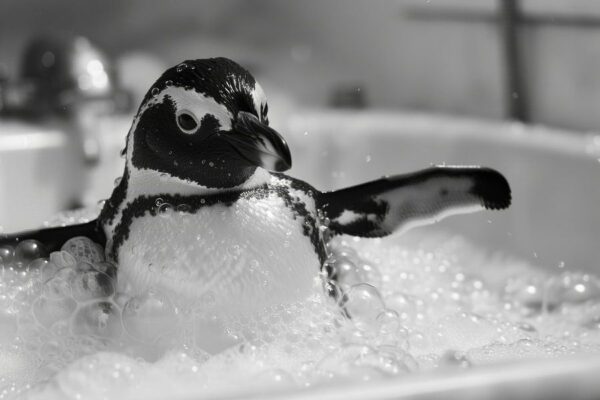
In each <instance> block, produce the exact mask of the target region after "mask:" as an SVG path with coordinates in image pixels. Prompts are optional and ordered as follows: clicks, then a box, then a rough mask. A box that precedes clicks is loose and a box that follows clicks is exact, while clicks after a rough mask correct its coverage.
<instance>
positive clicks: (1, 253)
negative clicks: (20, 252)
mask: <svg viewBox="0 0 600 400" xmlns="http://www.w3.org/2000/svg"><path fill="white" fill-rule="evenodd" d="M14 256H15V249H14V248H12V247H11V246H0V264H2V265H4V266H7V265H9V264H10V263H11V262H12V261H13V258H14Z"/></svg>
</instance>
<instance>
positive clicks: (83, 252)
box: [61, 236, 104, 264]
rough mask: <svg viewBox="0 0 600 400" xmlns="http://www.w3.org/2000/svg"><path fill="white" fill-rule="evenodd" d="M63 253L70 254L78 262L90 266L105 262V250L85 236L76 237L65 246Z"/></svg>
mask: <svg viewBox="0 0 600 400" xmlns="http://www.w3.org/2000/svg"><path fill="white" fill-rule="evenodd" d="M61 250H62V251H65V252H67V253H70V254H71V255H72V256H73V257H75V259H76V260H77V261H80V262H81V261H83V262H87V263H90V264H94V263H97V262H101V261H104V249H103V248H102V246H100V245H99V244H98V243H94V242H93V241H92V240H90V239H89V238H87V237H85V236H76V237H74V238H71V239H69V240H67V241H66V242H65V244H63V246H62V248H61Z"/></svg>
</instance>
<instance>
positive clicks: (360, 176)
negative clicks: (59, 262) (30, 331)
mask: <svg viewBox="0 0 600 400" xmlns="http://www.w3.org/2000/svg"><path fill="white" fill-rule="evenodd" d="M216 56H224V57H229V58H232V59H234V60H236V61H237V62H239V63H240V64H242V65H244V66H246V67H247V68H248V69H249V70H250V71H251V72H252V73H253V74H254V75H255V76H256V77H257V79H258V80H259V81H260V82H261V84H262V86H263V88H264V89H265V91H266V93H267V97H268V98H269V110H270V111H269V114H270V115H269V117H270V118H269V119H270V121H271V125H272V126H274V127H275V128H276V129H277V130H279V131H281V132H282V133H283V135H284V136H285V137H286V139H287V140H288V141H289V143H290V147H291V150H292V154H293V157H294V168H293V169H292V170H291V171H290V174H291V175H293V176H297V177H299V178H302V179H305V180H307V181H308V182H310V183H312V184H313V185H315V186H316V187H317V188H321V189H332V188H339V187H342V186H346V185H351V184H356V183H359V182H362V181H366V180H369V179H374V178H377V177H379V176H381V175H383V174H390V173H401V172H408V171H411V170H415V169H421V168H424V167H427V166H428V165H430V164H440V163H448V164H481V165H487V166H491V167H494V168H497V169H499V170H500V171H502V172H503V173H504V174H506V176H507V177H508V178H509V181H510V182H511V185H512V186H513V192H514V197H515V205H514V206H513V207H512V208H511V210H510V211H509V212H506V213H499V214H494V215H490V214H485V213H484V214H481V215H478V216H473V217H471V216H469V217H468V218H467V217H464V218H457V219H451V221H450V222H449V225H441V226H442V227H444V226H445V227H446V228H448V229H457V230H458V231H459V232H461V233H462V234H466V235H467V236H469V235H470V237H472V238H474V239H481V241H483V242H485V243H487V244H488V245H489V247H491V248H493V249H505V250H507V251H509V252H510V253H511V254H520V255H525V256H528V257H534V258H538V257H546V259H547V260H549V261H548V262H549V263H553V264H560V263H562V264H564V262H567V263H571V264H574V265H578V266H582V267H584V268H588V267H590V268H591V267H592V266H593V265H595V260H597V257H598V255H597V254H595V252H593V251H590V249H594V248H596V247H597V246H596V243H597V239H598V237H600V215H598V216H597V214H598V213H593V212H591V210H594V209H595V208H596V205H597V204H598V202H599V201H600V179H599V177H600V175H599V174H598V172H600V171H599V169H600V165H599V164H598V160H600V136H597V134H596V132H598V131H600V112H598V105H599V104H600V78H599V76H600V2H598V1H596V0H478V1H472V0H471V1H469V0H303V1H281V0H218V1H217V0H210V1H209V0H174V1H166V0H128V1H121V0H119V1H117V0H87V1H80V0H53V1H52V2H48V1H40V0H2V1H1V2H0V187H2V188H4V190H3V196H0V225H1V226H2V227H3V229H5V230H6V231H14V230H18V229H24V228H31V227H32V226H37V225H39V224H41V223H42V222H44V221H48V220H49V219H51V217H52V215H54V214H55V213H56V212H57V211H60V210H65V209H75V208H77V207H81V206H93V205H95V204H96V203H97V201H98V200H101V199H106V198H107V197H108V196H109V195H110V193H111V191H112V188H113V181H114V180H115V178H117V177H119V176H120V175H121V173H122V170H123V163H124V160H123V159H122V158H121V157H120V156H119V151H120V150H121V149H122V148H123V146H124V141H125V135H126V134H127V131H128V130H129V127H130V125H131V121H132V116H133V114H134V113H135V111H136V109H137V106H138V105H139V102H140V99H141V98H142V96H143V95H144V94H145V92H146V90H147V89H148V88H149V87H150V85H151V84H152V83H153V82H154V80H156V79H157V77H158V76H159V75H160V74H161V73H162V71H164V70H165V69H166V68H167V67H170V66H173V65H176V64H178V63H180V62H181V61H183V60H185V59H194V58H208V57H216ZM577 193H579V194H577ZM491 221H494V222H496V223H495V224H492V225H490V224H489V222H491ZM452 224H455V225H452ZM459 224H462V225H461V226H460V227H459V226H458V225H459ZM541 233H543V234H541ZM565 238H569V239H568V240H565ZM574 238H577V239H574Z"/></svg>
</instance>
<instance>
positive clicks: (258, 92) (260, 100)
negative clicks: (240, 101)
mask: <svg viewBox="0 0 600 400" xmlns="http://www.w3.org/2000/svg"><path fill="white" fill-rule="evenodd" d="M252 101H253V102H254V109H255V110H256V114H257V115H258V116H259V117H262V115H260V114H261V107H262V106H263V105H265V104H266V103H267V96H266V95H265V92H264V91H263V88H262V86H260V85H259V83H258V82H256V84H255V85H254V90H252Z"/></svg>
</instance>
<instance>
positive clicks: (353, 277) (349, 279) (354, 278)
mask: <svg viewBox="0 0 600 400" xmlns="http://www.w3.org/2000/svg"><path fill="white" fill-rule="evenodd" d="M331 265H332V267H333V275H332V276H335V277H336V279H337V281H338V283H339V284H340V285H342V286H343V287H345V288H349V287H351V286H352V285H357V284H359V283H361V282H362V281H361V279H360V276H359V275H358V273H357V271H356V265H355V264H354V263H353V262H352V260H350V259H349V258H347V257H342V256H339V257H336V258H335V259H334V260H333V261H332V262H331Z"/></svg>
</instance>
